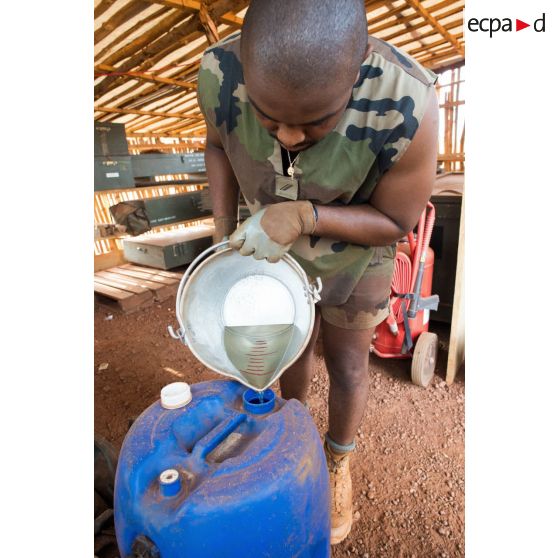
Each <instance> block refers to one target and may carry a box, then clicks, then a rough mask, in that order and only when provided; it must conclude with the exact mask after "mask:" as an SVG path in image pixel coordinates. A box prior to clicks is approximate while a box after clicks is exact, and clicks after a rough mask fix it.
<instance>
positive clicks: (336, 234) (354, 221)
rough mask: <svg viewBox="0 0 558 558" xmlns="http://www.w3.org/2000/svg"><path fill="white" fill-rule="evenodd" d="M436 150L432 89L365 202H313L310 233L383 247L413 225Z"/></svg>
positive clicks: (424, 199)
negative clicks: (408, 137) (403, 147)
mask: <svg viewBox="0 0 558 558" xmlns="http://www.w3.org/2000/svg"><path fill="white" fill-rule="evenodd" d="M437 151H438V100H437V98H436V94H435V92H434V90H432V91H431V93H430V98H429V100H428V105H427V108H426V110H425V114H424V116H423V118H422V120H421V123H420V125H419V127H418V129H417V131H416V133H415V136H414V137H413V140H412V141H411V143H410V145H409V147H408V148H407V151H406V152H405V153H404V155H403V156H402V157H401V159H400V160H399V161H397V163H395V164H394V165H393V167H392V168H391V169H390V170H389V171H388V172H386V174H385V175H384V176H383V177H382V178H381V179H380V181H379V183H378V185H377V186H376V188H375V189H374V192H373V194H372V196H371V198H370V205H366V204H363V205H357V206H348V207H337V206H321V205H319V206H317V209H318V215H319V219H318V222H317V224H316V228H315V229H314V234H315V235H317V236H324V237H328V238H335V239H339V240H344V241H347V242H351V243H354V244H362V245H368V246H386V245H388V244H391V243H393V242H395V241H396V240H398V239H399V238H401V237H402V236H404V235H405V234H406V233H407V232H409V231H410V230H412V229H413V227H414V226H415V225H416V223H417V221H418V219H419V217H420V214H421V213H422V211H423V209H424V208H425V206H426V202H427V201H428V199H429V198H430V195H431V193H432V188H433V185H434V178H435V174H436V157H437Z"/></svg>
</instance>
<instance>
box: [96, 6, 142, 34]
mask: <svg viewBox="0 0 558 558" xmlns="http://www.w3.org/2000/svg"><path fill="white" fill-rule="evenodd" d="M149 7H150V4H149V2H146V1H145V0H134V2H130V3H129V4H126V5H125V6H124V7H123V8H121V9H120V10H118V11H117V12H116V13H115V14H114V15H113V16H112V17H111V18H109V19H108V20H107V21H105V22H103V23H102V24H101V27H99V29H97V30H96V31H95V33H94V38H95V44H97V43H99V42H101V41H102V40H103V39H104V38H105V37H107V36H108V35H109V34H110V33H111V32H112V31H114V30H115V29H116V28H117V27H118V26H119V25H122V24H123V23H125V22H126V21H128V20H129V19H132V18H133V17H135V16H137V15H138V14H139V13H141V12H143V10H145V9H147V8H149Z"/></svg>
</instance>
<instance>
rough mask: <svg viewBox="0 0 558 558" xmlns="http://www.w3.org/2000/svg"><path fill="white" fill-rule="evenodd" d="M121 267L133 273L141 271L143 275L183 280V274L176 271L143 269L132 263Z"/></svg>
mask: <svg viewBox="0 0 558 558" xmlns="http://www.w3.org/2000/svg"><path fill="white" fill-rule="evenodd" d="M120 267H122V268H124V269H131V270H133V271H141V272H142V273H150V274H151V275H157V276H159V277H169V278H170V279H177V280H178V281H180V279H182V276H183V275H184V274H183V273H176V272H175V271H163V270H160V269H154V268H152V267H143V266H140V265H134V264H131V263H127V264H123V265H121V266H120Z"/></svg>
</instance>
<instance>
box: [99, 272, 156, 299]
mask: <svg viewBox="0 0 558 558" xmlns="http://www.w3.org/2000/svg"><path fill="white" fill-rule="evenodd" d="M95 282H96V283H102V284H103V285H107V286H108V287H113V288H115V289H121V290H123V291H128V292H130V293H134V294H143V293H149V294H151V291H150V290H149V289H148V288H146V287H142V286H141V285H138V284H137V283H134V282H133V281H122V280H121V279H119V278H115V277H114V276H110V274H109V276H107V275H106V272H103V271H101V272H99V273H95Z"/></svg>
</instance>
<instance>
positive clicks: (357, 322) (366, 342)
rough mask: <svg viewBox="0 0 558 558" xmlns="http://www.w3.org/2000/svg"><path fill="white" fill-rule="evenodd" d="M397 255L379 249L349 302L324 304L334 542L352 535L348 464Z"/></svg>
mask: <svg viewBox="0 0 558 558" xmlns="http://www.w3.org/2000/svg"><path fill="white" fill-rule="evenodd" d="M394 255H395V247H394V246H388V247H385V248H378V249H376V251H375V256H374V257H373V259H372V261H371V263H370V265H369V267H368V269H367V270H366V271H365V273H364V275H363V276H362V278H361V279H360V281H359V282H358V284H357V285H356V287H355V288H354V289H353V292H352V293H351V296H350V297H349V299H348V300H347V302H346V303H345V304H343V305H341V306H334V307H332V306H324V307H322V308H321V313H322V340H323V345H324V357H325V361H326V365H327V370H328V373H329V430H328V433H327V434H326V439H325V444H324V450H325V454H326V459H327V464H328V469H329V482H330V488H331V543H332V544H337V543H339V542H341V541H342V540H343V539H344V538H345V537H347V535H348V534H349V531H350V530H351V525H352V521H353V515H352V514H353V504H352V497H353V496H352V482H351V473H350V468H349V462H350V456H351V453H352V451H353V450H354V449H355V442H354V439H355V435H356V432H357V430H358V427H359V424H360V421H361V420H362V416H363V414H364V410H365V408H366V402H367V399H368V358H369V350H370V341H371V340H372V335H373V333H374V330H375V328H376V326H377V325H378V324H379V323H380V322H381V321H383V320H384V319H385V318H386V317H387V315H388V303H389V293H390V285H391V276H392V273H393V258H394Z"/></svg>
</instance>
